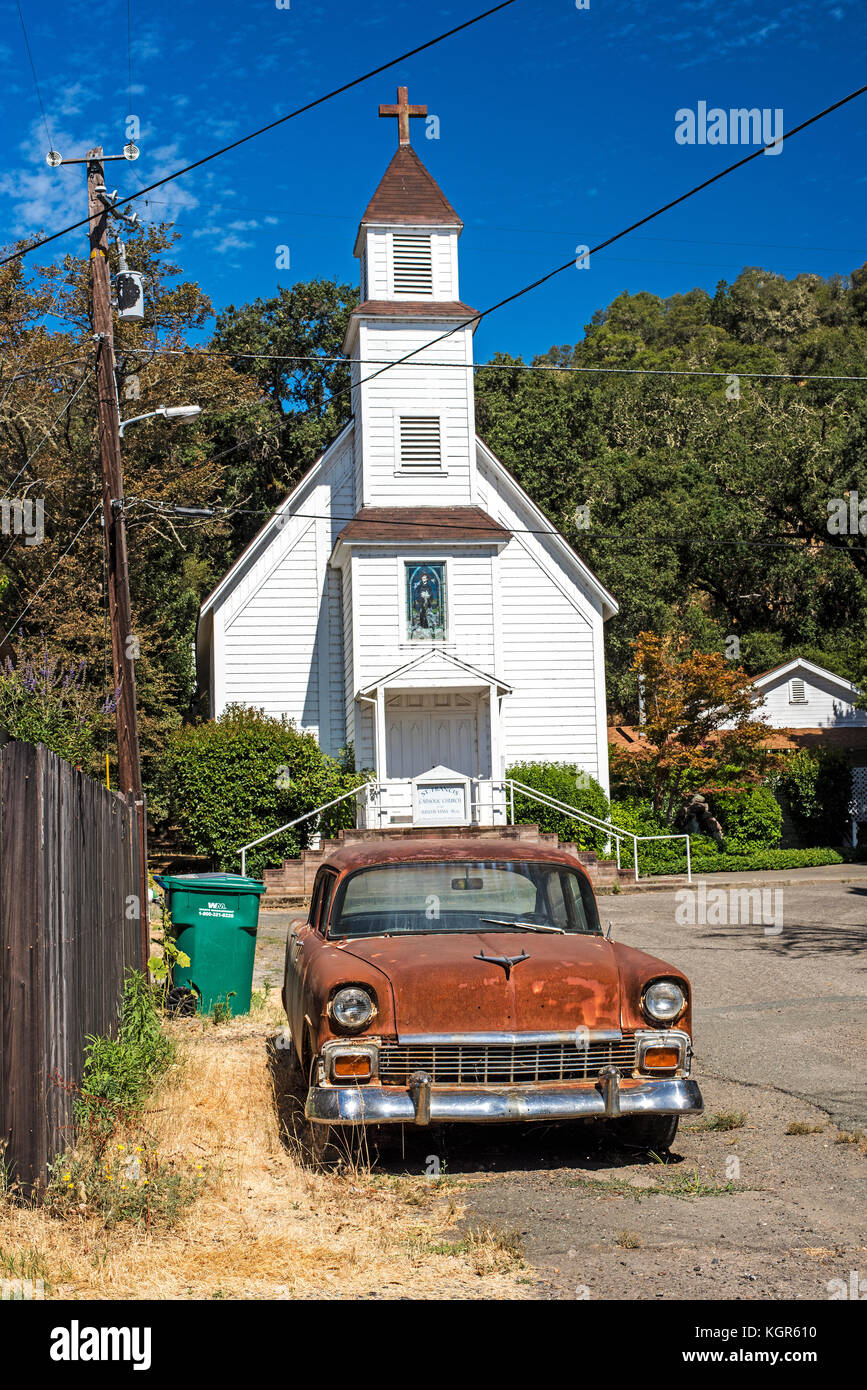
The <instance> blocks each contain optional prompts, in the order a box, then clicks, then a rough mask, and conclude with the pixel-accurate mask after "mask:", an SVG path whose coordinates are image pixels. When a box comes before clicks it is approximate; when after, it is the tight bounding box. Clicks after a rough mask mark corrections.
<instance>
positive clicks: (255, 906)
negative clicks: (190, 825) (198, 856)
mask: <svg viewBox="0 0 867 1390" xmlns="http://www.w3.org/2000/svg"><path fill="white" fill-rule="evenodd" d="M154 878H155V880H156V882H157V883H158V884H160V886H161V887H162V888H164V889H165V893H166V906H167V907H168V910H169V913H170V914H171V919H172V926H173V929H174V935H175V939H176V941H177V945H178V950H180V951H183V952H184V953H185V954H186V955H188V956H189V958H190V963H189V965H186V966H181V965H176V966H175V969H174V972H173V985H174V987H175V989H189V990H194V991H195V993H196V994H197V995H198V1005H197V1007H198V1010H199V1012H200V1013H211V1012H212V1010H213V1008H214V1005H215V1003H216V1002H217V1000H219V999H223V1000H225V999H227V997H228V1007H229V1011H230V1012H231V1013H232V1014H233V1015H234V1014H247V1013H249V1012H250V995H251V993H252V989H253V958H254V956H255V954H256V932H257V929H258V925H259V899H260V897H261V896H262V894H263V893H264V892H265V885H264V883H260V882H259V880H258V879H255V878H244V877H243V876H242V875H241V874H155V875H154Z"/></svg>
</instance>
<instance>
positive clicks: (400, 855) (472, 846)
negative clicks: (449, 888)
mask: <svg viewBox="0 0 867 1390" xmlns="http://www.w3.org/2000/svg"><path fill="white" fill-rule="evenodd" d="M432 859H434V860H443V859H445V860H450V861H455V860H457V861H460V862H461V863H463V862H465V861H467V860H468V861H469V862H470V863H473V864H486V863H490V862H491V861H492V860H498V861H501V860H505V861H507V862H509V861H511V862H521V861H524V862H527V861H529V862H531V863H543V864H545V863H547V864H562V865H564V866H566V867H567V868H570V869H576V868H577V869H581V871H582V872H585V870H584V865H583V864H582V863H581V862H580V860H579V859H576V857H575V856H574V854H568V853H567V852H566V850H564V849H562V848H561V847H559V846H553V845H540V844H534V843H532V842H531V841H527V840H519V839H517V838H512V839H501V840H493V839H491V840H488V839H484V840H483V839H478V840H477V839H474V838H473V839H470V838H469V837H467V838H466V839H459V838H457V837H456V838H454V839H447V838H445V837H444V838H442V839H429V838H427V837H422V836H419V837H418V838H417V839H413V838H412V837H411V836H405V835H401V836H399V837H398V836H395V837H394V839H393V840H374V841H367V842H364V841H360V842H356V843H354V844H349V845H343V846H341V848H340V849H336V850H334V851H333V852H332V853H331V854H329V855H327V856H326V858H325V859H324V860H323V865H327V866H329V867H330V868H332V869H337V870H339V872H340V873H347V872H349V871H350V870H352V869H364V868H369V867H372V866H373V865H376V864H403V863H420V862H424V861H426V860H432Z"/></svg>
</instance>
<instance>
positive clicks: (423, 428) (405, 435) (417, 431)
mask: <svg viewBox="0 0 867 1390" xmlns="http://www.w3.org/2000/svg"><path fill="white" fill-rule="evenodd" d="M400 466H401V468H440V467H441V466H442V441H441V436H440V418H439V416H438V415H401V417H400Z"/></svg>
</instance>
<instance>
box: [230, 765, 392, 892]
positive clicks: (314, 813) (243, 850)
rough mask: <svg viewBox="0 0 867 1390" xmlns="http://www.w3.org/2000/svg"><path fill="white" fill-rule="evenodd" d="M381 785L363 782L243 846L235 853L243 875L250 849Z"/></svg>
mask: <svg viewBox="0 0 867 1390" xmlns="http://www.w3.org/2000/svg"><path fill="white" fill-rule="evenodd" d="M380 785H381V783H379V782H376V783H373V782H362V784H361V786H360V787H352V788H351V789H350V790H349V791H348V792H343V793H342V795H341V796H336V797H335V798H334V800H333V801H326V802H325V804H324V805H323V806H317V807H316V810H315V811H306V812H305V813H304V815H303V816H296V818H295V820H287V822H286V824H285V825H278V827H277V829H276V830H269V831H268V834H267V835H260V836H259V838H258V840H251V841H250V843H249V844H248V845H242V846H241V848H240V849H239V850H236V851H235V853H236V854H240V856H241V873H242V874H246V872H247V850H248V849H255V848H256V846H257V845H264V843H265V841H266V840H273V838H274V836H275V835H282V833H283V831H284V830H291V829H292V827H293V826H295V825H300V824H301V822H302V821H304V820H311V819H312V818H313V816H319V815H321V814H322V812H323V811H329V810H330V809H331V807H332V806H337V805H339V803H340V802H341V801H346V800H347V798H348V797H350V796H355V797H357V796H358V793H359V792H363V791H364V790H365V789H366V788H367V787H371V786H376V787H379V786H380Z"/></svg>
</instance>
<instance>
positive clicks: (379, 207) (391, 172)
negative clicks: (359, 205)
mask: <svg viewBox="0 0 867 1390" xmlns="http://www.w3.org/2000/svg"><path fill="white" fill-rule="evenodd" d="M367 222H388V223H394V224H396V225H399V226H410V227H411V226H416V227H417V226H424V225H430V224H431V223H433V224H434V225H436V226H439V227H462V226H463V225H464V224H463V222H462V221H461V219H460V218H459V217H458V215H457V213H456V212H455V210H454V208H453V207H452V205H451V203H450V202H449V200H448V198H447V197H446V195H445V194H444V193H443V191H442V189H441V188H440V186H439V184H438V183H437V182H436V181H435V180H434V179H433V178H432V177H431V175H430V174H429V173H428V171H427V169H426V168H425V167H424V165H423V164H422V162H421V160H420V159H419V157H418V155H417V154H416V152H415V150H414V149H413V148H412V146H411V145H401V146H400V148H399V149H398V150H396V152H395V154H394V157H393V159H392V161H391V163H390V164H389V166H388V168H387V169H386V171H385V173H384V174H383V176H382V178H381V180H380V183H379V187H378V188H377V190H376V192H375V193H374V195H373V197H372V198H371V200H370V202H369V203H368V205H367V211H366V212H365V214H364V216H363V217H362V219H361V225H362V226H364V224H365V223H367Z"/></svg>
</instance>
